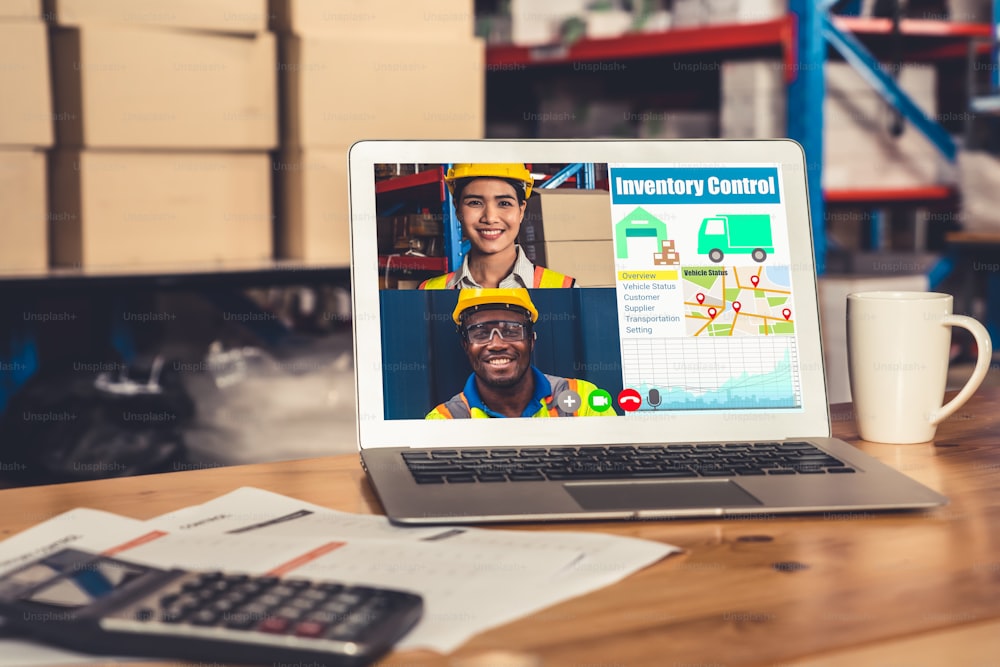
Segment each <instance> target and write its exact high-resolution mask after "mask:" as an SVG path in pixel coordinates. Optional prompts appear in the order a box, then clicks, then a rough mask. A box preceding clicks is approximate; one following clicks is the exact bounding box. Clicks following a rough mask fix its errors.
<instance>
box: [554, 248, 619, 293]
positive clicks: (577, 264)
mask: <svg viewBox="0 0 1000 667" xmlns="http://www.w3.org/2000/svg"><path fill="white" fill-rule="evenodd" d="M544 266H546V267H547V268H550V269H552V270H553V271H558V272H559V273H563V274H566V275H568V276H572V277H574V278H576V282H577V285H579V286H580V287H614V286H615V251H614V248H613V247H612V245H611V241H610V240H608V241H546V242H545V262H544Z"/></svg>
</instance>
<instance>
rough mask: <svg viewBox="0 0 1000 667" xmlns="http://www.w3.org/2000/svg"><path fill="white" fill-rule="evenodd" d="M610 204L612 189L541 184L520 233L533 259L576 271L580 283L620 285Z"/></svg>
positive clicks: (561, 270) (567, 271) (572, 273)
mask: <svg viewBox="0 0 1000 667" xmlns="http://www.w3.org/2000/svg"><path fill="white" fill-rule="evenodd" d="M536 193H537V195H536ZM609 206H610V199H609V194H608V191H607V190H577V189H575V188H562V189H556V190H546V189H544V188H536V189H535V190H534V191H533V192H532V196H531V199H529V200H528V208H527V210H526V211H525V214H524V222H523V223H522V226H521V234H520V241H521V246H522V248H524V251H525V254H526V255H527V256H528V259H530V260H531V261H532V262H534V263H535V264H540V265H542V266H545V267H548V268H550V269H552V270H553V271H558V272H559V273H564V274H566V275H569V276H573V277H574V278H576V280H577V284H579V286H580V287H614V285H615V266H614V248H613V247H612V244H611V225H610V224H609V222H608V214H609V211H610V208H609Z"/></svg>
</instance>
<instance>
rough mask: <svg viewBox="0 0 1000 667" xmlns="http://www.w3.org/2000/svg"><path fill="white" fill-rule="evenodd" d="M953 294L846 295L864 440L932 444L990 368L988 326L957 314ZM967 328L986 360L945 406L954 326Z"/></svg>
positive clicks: (853, 379)
mask: <svg viewBox="0 0 1000 667" xmlns="http://www.w3.org/2000/svg"><path fill="white" fill-rule="evenodd" d="M951 311H952V297H951V295H950V294H940V293H936V292H859V293H855V294H849V295H848V296H847V356H848V361H849V364H848V365H849V368H848V370H849V373H850V378H851V400H852V401H853V402H854V415H855V421H856V422H857V425H858V432H859V434H860V435H861V437H862V438H863V439H864V440H869V441H872V442H887V443H896V444H906V443H917V442H928V441H930V440H933V439H934V433H935V431H936V430H937V425H938V424H940V423H941V422H942V421H943V420H944V419H945V418H947V417H948V416H950V415H951V414H952V413H953V412H955V410H957V409H958V408H960V407H962V405H963V404H964V403H965V402H966V401H968V400H969V399H970V398H971V397H972V394H973V393H974V392H975V391H976V389H978V388H979V385H980V384H982V382H983V379H984V378H985V377H986V373H987V372H988V371H989V368H990V361H991V358H992V355H993V345H992V342H991V341H990V335H989V333H987V331H986V328H985V327H984V326H983V325H982V324H980V323H979V322H977V321H976V320H974V319H972V318H971V317H966V316H964V315H953V314H952V312H951ZM953 326H958V327H962V328H964V329H968V330H969V331H970V332H971V333H972V335H973V336H974V337H975V339H976V345H977V346H978V347H979V358H978V359H977V360H976V367H975V370H973V372H972V377H971V378H969V380H968V382H966V383H965V386H964V387H962V390H961V391H959V392H958V395H957V396H955V397H954V398H953V399H952V400H951V401H949V402H948V403H947V404H946V405H943V406H942V405H941V404H942V403H943V402H944V392H945V384H946V382H947V379H948V361H949V356H950V351H951V327H953Z"/></svg>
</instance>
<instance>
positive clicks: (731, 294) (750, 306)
mask: <svg viewBox="0 0 1000 667" xmlns="http://www.w3.org/2000/svg"><path fill="white" fill-rule="evenodd" d="M680 274H681V275H680V277H681V282H682V284H683V291H684V323H685V332H686V333H687V335H689V336H772V335H789V334H794V333H795V313H794V312H793V310H792V308H791V304H792V303H793V301H792V292H791V275H790V272H789V270H788V267H787V266H718V265H716V266H688V267H685V268H684V269H682V270H681V272H680Z"/></svg>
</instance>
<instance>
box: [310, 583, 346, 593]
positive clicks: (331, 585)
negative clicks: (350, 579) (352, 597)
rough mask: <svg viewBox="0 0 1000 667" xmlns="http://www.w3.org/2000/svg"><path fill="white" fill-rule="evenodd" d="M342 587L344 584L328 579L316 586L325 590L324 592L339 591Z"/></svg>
mask: <svg viewBox="0 0 1000 667" xmlns="http://www.w3.org/2000/svg"><path fill="white" fill-rule="evenodd" d="M342 588H343V586H342V585H340V584H334V583H331V582H328V581H324V582H323V583H321V584H318V585H317V586H316V589H317V590H320V591H323V592H324V593H339V592H340V590H341V589H342Z"/></svg>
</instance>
